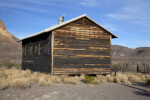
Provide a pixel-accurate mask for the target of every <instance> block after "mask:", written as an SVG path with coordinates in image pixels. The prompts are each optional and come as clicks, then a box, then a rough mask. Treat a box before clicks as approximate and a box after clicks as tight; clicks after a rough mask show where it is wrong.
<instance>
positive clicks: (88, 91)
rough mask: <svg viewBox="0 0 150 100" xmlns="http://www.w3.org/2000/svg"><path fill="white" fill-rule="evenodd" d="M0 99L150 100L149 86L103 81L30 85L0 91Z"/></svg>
mask: <svg viewBox="0 0 150 100" xmlns="http://www.w3.org/2000/svg"><path fill="white" fill-rule="evenodd" d="M0 100H150V88H149V89H148V88H147V87H146V85H145V84H142V83H139V84H133V85H130V86H128V85H126V84H115V83H103V84H100V85H93V86H89V85H87V84H83V83H81V84H78V85H72V84H62V83H59V84H53V85H52V86H51V87H38V86H37V85H34V86H32V87H31V88H30V89H25V90H20V89H6V90H3V91H0Z"/></svg>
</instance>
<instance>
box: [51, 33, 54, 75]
mask: <svg viewBox="0 0 150 100" xmlns="http://www.w3.org/2000/svg"><path fill="white" fill-rule="evenodd" d="M53 50H54V31H52V37H51V57H52V59H51V74H52V75H53V73H54V72H53V71H54V69H53V59H54V58H53V54H54V51H53Z"/></svg>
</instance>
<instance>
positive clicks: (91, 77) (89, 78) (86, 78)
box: [85, 75, 95, 83]
mask: <svg viewBox="0 0 150 100" xmlns="http://www.w3.org/2000/svg"><path fill="white" fill-rule="evenodd" d="M94 79H95V77H94V76H89V75H85V82H86V83H92V82H93V81H94Z"/></svg>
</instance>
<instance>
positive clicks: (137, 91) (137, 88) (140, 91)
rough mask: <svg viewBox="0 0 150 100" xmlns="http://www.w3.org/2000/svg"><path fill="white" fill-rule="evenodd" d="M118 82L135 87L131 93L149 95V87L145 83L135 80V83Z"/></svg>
mask: <svg viewBox="0 0 150 100" xmlns="http://www.w3.org/2000/svg"><path fill="white" fill-rule="evenodd" d="M119 84H120V85H123V86H126V87H130V88H133V89H135V91H134V92H133V93H134V94H136V95H141V96H147V97H150V88H148V87H147V85H146V84H145V83H141V82H137V83H133V84H132V85H127V84H124V83H119ZM140 87H142V88H140Z"/></svg>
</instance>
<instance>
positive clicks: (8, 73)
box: [0, 69, 150, 89]
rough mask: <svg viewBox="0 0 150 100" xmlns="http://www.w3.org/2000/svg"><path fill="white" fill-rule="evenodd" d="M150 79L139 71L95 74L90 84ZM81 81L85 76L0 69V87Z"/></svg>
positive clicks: (22, 86) (25, 86) (128, 82)
mask: <svg viewBox="0 0 150 100" xmlns="http://www.w3.org/2000/svg"><path fill="white" fill-rule="evenodd" d="M147 79H150V74H140V73H129V72H127V73H117V75H116V76H114V74H112V75H107V76H103V75H97V77H95V78H94V80H92V82H91V83H90V84H100V83H106V82H109V83H112V82H115V83H119V82H123V83H126V84H129V85H130V84H131V83H132V82H144V81H145V80H147ZM81 81H83V82H85V81H86V79H85V76H80V77H79V76H75V77H69V76H67V75H60V76H52V75H50V74H44V73H39V72H31V71H30V70H25V71H24V70H20V71H19V70H17V69H0V89H5V88H23V89H24V88H27V87H30V86H31V85H33V84H38V85H39V86H50V85H51V84H53V83H65V84H78V83H80V82H81Z"/></svg>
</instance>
